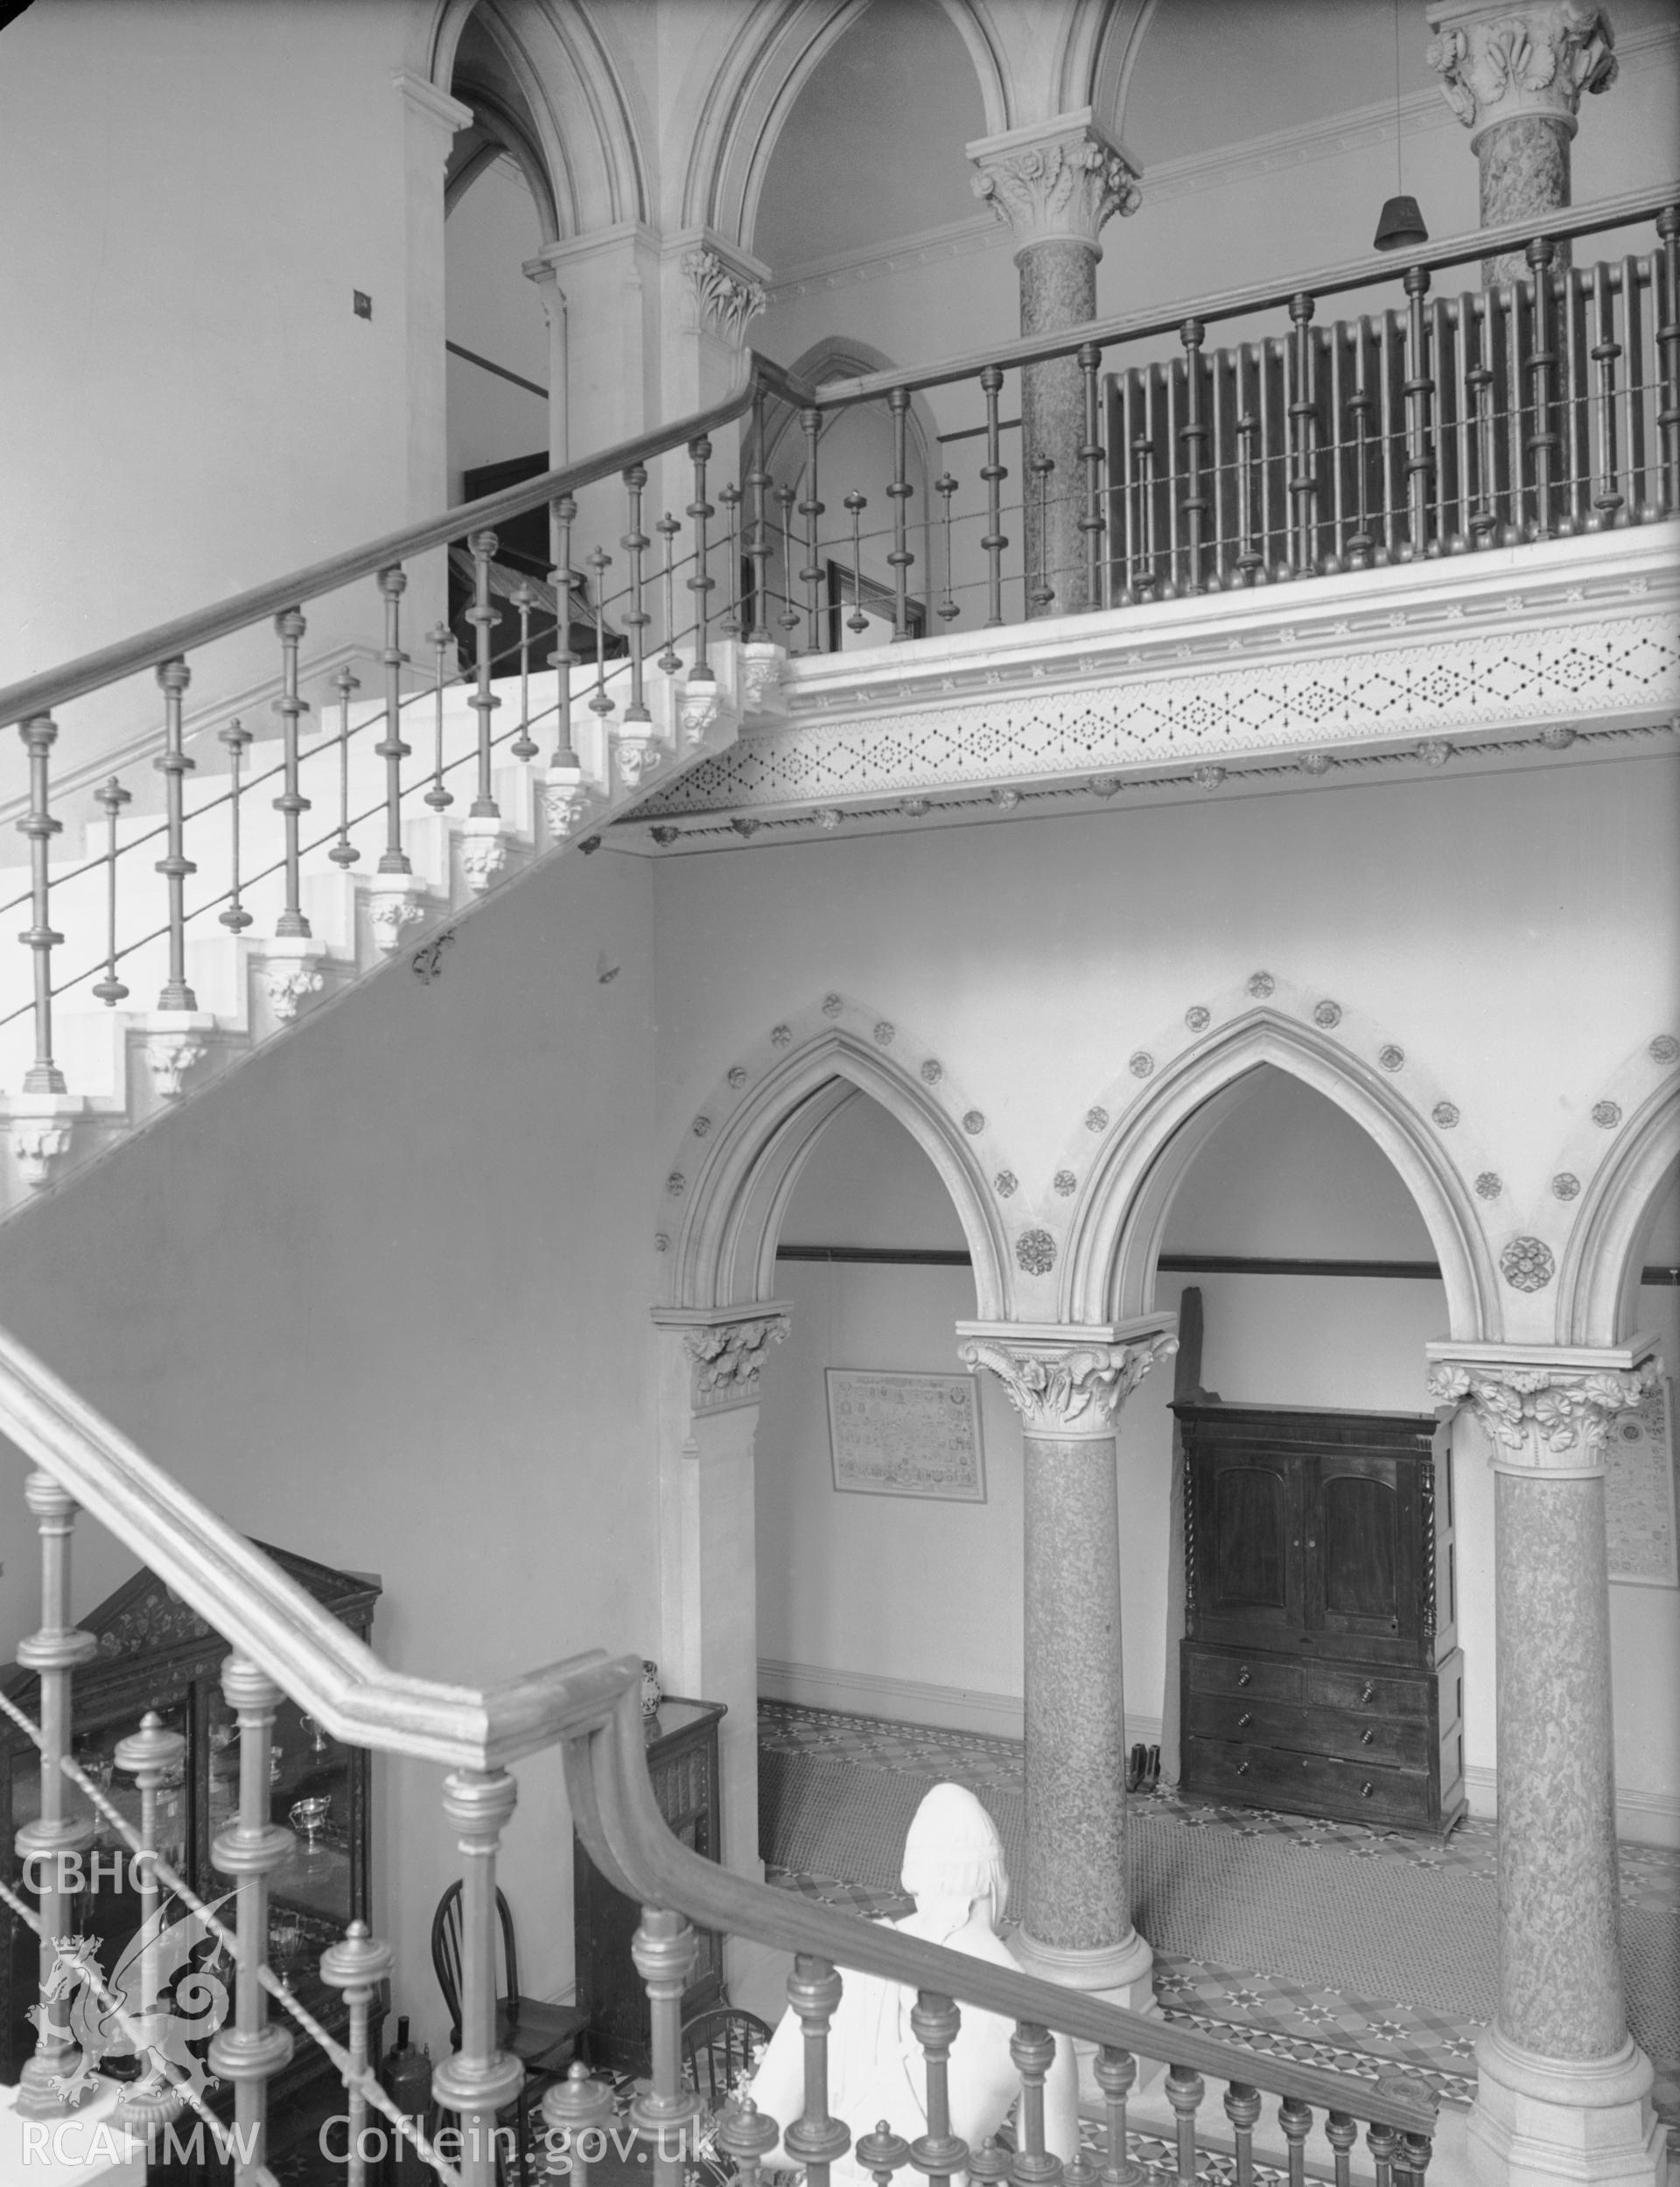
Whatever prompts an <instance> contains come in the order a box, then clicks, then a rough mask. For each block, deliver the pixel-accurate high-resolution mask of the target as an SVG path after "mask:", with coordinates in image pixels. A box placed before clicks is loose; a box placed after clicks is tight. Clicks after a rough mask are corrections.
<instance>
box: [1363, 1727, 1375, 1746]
mask: <svg viewBox="0 0 1680 2187" xmlns="http://www.w3.org/2000/svg"><path fill="white" fill-rule="evenodd" d="M1375 1738H1376V1727H1375V1726H1373V1727H1372V1728H1370V1729H1369V1731H1362V1732H1361V1733H1360V1735H1359V1743H1360V1745H1361V1746H1362V1747H1369V1745H1370V1743H1371V1742H1372V1740H1373V1739H1375Z"/></svg>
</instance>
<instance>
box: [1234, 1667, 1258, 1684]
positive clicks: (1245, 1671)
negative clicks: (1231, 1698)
mask: <svg viewBox="0 0 1680 2187" xmlns="http://www.w3.org/2000/svg"><path fill="white" fill-rule="evenodd" d="M1236 1682H1237V1684H1238V1685H1239V1686H1252V1685H1253V1684H1254V1673H1253V1672H1251V1671H1250V1668H1249V1666H1248V1665H1247V1664H1246V1663H1245V1664H1244V1665H1243V1668H1242V1669H1241V1670H1240V1671H1239V1672H1237V1674H1236Z"/></svg>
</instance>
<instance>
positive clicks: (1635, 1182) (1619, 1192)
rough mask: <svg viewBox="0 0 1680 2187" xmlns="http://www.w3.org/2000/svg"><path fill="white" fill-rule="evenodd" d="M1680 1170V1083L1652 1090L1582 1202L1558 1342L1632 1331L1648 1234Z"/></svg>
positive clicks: (1566, 1271) (1616, 1339)
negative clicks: (1658, 1208)
mask: <svg viewBox="0 0 1680 2187" xmlns="http://www.w3.org/2000/svg"><path fill="white" fill-rule="evenodd" d="M1677 1170H1680V1083H1670V1084H1669V1085H1667V1086H1663V1087H1661V1088H1659V1089H1658V1090H1657V1091H1656V1093H1654V1094H1652V1095H1651V1097H1650V1098H1649V1100H1648V1101H1647V1102H1646V1103H1645V1104H1643V1106H1642V1108H1640V1109H1639V1110H1637V1111H1635V1114H1634V1116H1633V1117H1632V1118H1631V1119H1630V1120H1629V1122H1628V1125H1627V1127H1626V1129H1625V1130H1624V1131H1622V1132H1621V1133H1620V1134H1619V1135H1618V1138H1617V1140H1616V1144H1615V1146H1614V1147H1613V1148H1612V1150H1611V1152H1610V1154H1609V1157H1608V1159H1607V1160H1606V1161H1605V1162H1604V1164H1603V1165H1602V1167H1600V1169H1599V1170H1598V1172H1597V1173H1596V1174H1595V1175H1594V1176H1593V1181H1592V1183H1591V1184H1590V1185H1588V1187H1587V1188H1586V1192H1585V1193H1584V1194H1583V1195H1582V1198H1581V1207H1580V1212H1579V1215H1578V1216H1577V1217H1576V1219H1575V1226H1574V1228H1573V1229H1572V1230H1571V1232H1570V1234H1569V1244H1567V1245H1566V1246H1565V1249H1564V1255H1563V1261H1562V1265H1561V1266H1560V1267H1559V1270H1558V1342H1559V1343H1560V1344H1619V1343H1621V1342H1624V1340H1625V1339H1626V1338H1628V1337H1629V1336H1632V1335H1636V1334H1637V1330H1636V1326H1635V1325H1636V1321H1637V1317H1638V1312H1639V1279H1640V1273H1641V1268H1642V1262H1643V1260H1644V1258H1645V1239H1646V1233H1647V1231H1648V1230H1649V1225H1650V1221H1651V1217H1652V1216H1653V1215H1654V1214H1655V1213H1656V1208H1657V1204H1658V1202H1660V1201H1661V1199H1662V1197H1663V1193H1664V1192H1665V1191H1666V1190H1667V1189H1668V1188H1669V1186H1670V1184H1671V1183H1672V1182H1673V1181H1674V1177H1675V1174H1676V1172H1677Z"/></svg>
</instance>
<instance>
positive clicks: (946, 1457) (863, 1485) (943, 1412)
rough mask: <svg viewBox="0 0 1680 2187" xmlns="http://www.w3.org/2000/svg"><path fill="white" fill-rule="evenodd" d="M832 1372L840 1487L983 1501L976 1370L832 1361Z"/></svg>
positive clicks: (832, 1430)
mask: <svg viewBox="0 0 1680 2187" xmlns="http://www.w3.org/2000/svg"><path fill="white" fill-rule="evenodd" d="M827 1380H828V1389H829V1448H830V1453H831V1454H832V1458H833V1462H834V1485H835V1487H836V1489H837V1490H840V1491H842V1492H843V1493H846V1494H850V1495H853V1496H919V1497H939V1498H940V1499H942V1501H943V1502H946V1503H949V1504H984V1502H985V1500H986V1469H985V1460H984V1454H983V1452H982V1449H981V1442H980V1385H979V1384H978V1383H977V1381H976V1380H975V1379H974V1377H972V1376H971V1375H926V1374H907V1373H900V1372H899V1371H897V1370H893V1369H889V1368H860V1367H830V1368H829V1369H828V1370H827Z"/></svg>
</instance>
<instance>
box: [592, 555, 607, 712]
mask: <svg viewBox="0 0 1680 2187" xmlns="http://www.w3.org/2000/svg"><path fill="white" fill-rule="evenodd" d="M588 561H589V566H590V568H591V570H593V571H594V572H595V689H594V690H593V691H591V694H590V699H589V711H590V712H591V714H601V715H606V714H610V713H611V712H612V711H613V701H612V700H611V699H610V698H609V697H607V692H606V573H607V571H608V570H609V569H611V567H612V566H613V557H612V556H611V555H610V554H608V552H607V551H606V548H605V547H597V548H596V550H595V551H594V553H593V554H591V556H589V557H588Z"/></svg>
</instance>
